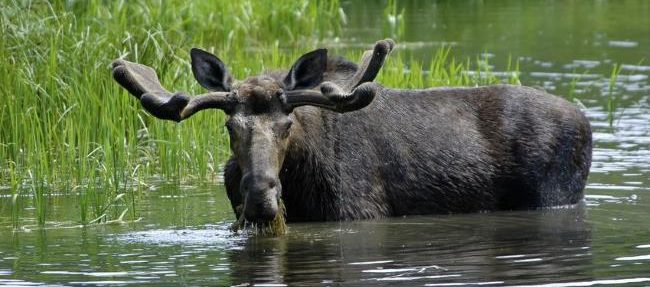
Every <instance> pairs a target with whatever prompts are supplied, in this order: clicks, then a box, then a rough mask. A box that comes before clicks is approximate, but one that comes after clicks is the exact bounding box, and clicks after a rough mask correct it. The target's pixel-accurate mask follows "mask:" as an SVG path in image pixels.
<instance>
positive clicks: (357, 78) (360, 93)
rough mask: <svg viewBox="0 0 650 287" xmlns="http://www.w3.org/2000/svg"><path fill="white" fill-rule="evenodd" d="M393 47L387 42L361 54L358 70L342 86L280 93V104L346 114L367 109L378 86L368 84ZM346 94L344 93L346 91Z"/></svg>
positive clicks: (323, 86)
mask: <svg viewBox="0 0 650 287" xmlns="http://www.w3.org/2000/svg"><path fill="white" fill-rule="evenodd" d="M394 47H395V42H394V41H393V40H391V39H385V40H380V41H377V43H375V48H374V49H373V50H368V51H366V52H364V53H363V56H362V57H361V63H360V64H359V68H358V69H357V71H356V72H355V73H354V75H353V76H352V78H351V79H350V80H348V81H347V82H346V83H344V84H343V86H342V87H341V86H339V85H337V84H335V83H332V82H323V83H322V84H321V85H320V92H319V91H315V90H295V91H287V92H285V93H284V95H283V98H282V101H283V102H284V104H285V105H286V106H287V107H288V108H290V109H293V108H296V107H299V106H305V105H311V106H317V107H321V108H326V109H329V110H333V111H336V112H339V113H344V112H350V111H354V110H358V109H361V108H363V107H365V106H367V105H369V104H370V103H371V102H372V100H373V99H374V98H375V95H376V94H377V92H378V91H379V90H380V89H381V86H380V85H379V84H377V83H373V82H372V81H373V80H374V79H375V77H377V74H378V73H379V70H380V69H381V67H382V66H383V65H384V61H385V60H386V57H387V56H388V54H389V53H390V52H391V51H392V50H393V48H394ZM350 90H351V92H349V93H346V92H345V91H350Z"/></svg>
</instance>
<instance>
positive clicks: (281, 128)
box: [112, 39, 592, 224]
mask: <svg viewBox="0 0 650 287" xmlns="http://www.w3.org/2000/svg"><path fill="white" fill-rule="evenodd" d="M394 45H395V44H394V42H393V41H392V40H390V39H387V40H381V41H378V42H377V43H376V45H375V46H374V49H372V50H368V51H366V52H365V53H364V54H363V55H362V57H361V61H360V63H359V65H357V64H355V63H353V62H350V61H348V60H346V59H344V58H342V57H334V56H328V54H327V50H326V49H318V50H314V51H311V52H309V53H306V54H304V55H303V56H301V57H300V58H299V59H298V60H297V61H296V62H295V63H294V64H293V65H292V67H291V68H290V69H289V71H288V72H286V71H271V72H265V73H262V74H261V75H259V76H254V77H250V78H247V79H245V80H243V81H234V80H233V78H232V76H231V75H230V74H229V73H228V69H227V68H226V66H225V64H224V63H223V62H222V61H221V60H220V59H219V58H218V57H217V56H215V55H212V54H210V53H208V52H206V51H203V50H200V49H197V48H194V49H192V50H191V52H190V55H191V65H192V72H193V74H194V77H195V78H196V80H197V81H198V83H199V84H200V85H201V86H203V87H204V88H206V89H208V90H209V91H210V92H208V93H206V94H202V95H198V96H194V97H189V96H187V95H186V94H185V93H182V92H177V93H171V92H169V91H167V90H166V89H165V88H163V87H162V85H161V84H160V82H159V80H158V77H157V75H156V73H155V71H154V70H153V69H152V68H150V67H148V66H144V65H141V64H137V63H132V62H128V61H125V60H122V59H118V60H115V61H114V62H113V65H112V67H113V77H114V78H115V80H116V81H117V82H118V83H119V84H120V85H121V86H123V87H124V88H126V90H128V91H129V92H130V93H131V94H132V95H133V96H135V97H136V98H137V99H138V100H139V101H140V103H141V105H142V106H143V107H144V109H146V110H147V111H148V112H149V113H150V114H152V115H153V116H155V117H157V118H160V119H164V120H171V121H176V122H179V121H182V120H186V119H187V118H189V117H190V116H192V115H193V114H194V113H196V112H198V111H201V110H203V109H220V110H222V111H223V112H225V113H226V114H227V116H228V119H227V121H226V123H225V127H226V128H227V129H228V134H229V136H230V149H231V151H232V157H231V158H230V159H229V160H228V162H227V163H226V165H225V168H224V178H225V186H226V191H227V195H228V198H229V199H230V201H231V204H232V207H233V211H234V212H235V214H236V216H237V217H238V218H241V216H244V218H245V219H246V221H248V222H254V223H259V224H264V223H267V222H270V221H271V220H272V219H274V218H275V217H276V215H277V214H278V213H279V212H282V211H281V208H279V202H280V201H282V202H283V203H284V206H285V208H286V220H287V221H288V222H296V221H332V220H354V219H373V218H381V217H388V216H404V215H423V214H446V213H465V212H478V211H493V210H520V209H537V208H545V207H552V206H558V205H571V204H575V203H577V202H579V201H580V200H581V199H582V197H583V189H584V187H585V183H586V179H587V176H588V174H589V168H590V165H591V152H592V139H591V128H590V125H589V122H588V120H587V119H586V117H585V115H584V114H583V113H582V112H581V111H580V110H579V109H578V108H576V107H575V106H574V105H573V104H571V103H569V102H568V101H566V100H564V99H562V98H560V97H557V96H554V95H551V94H548V93H546V92H545V91H541V90H538V89H534V88H529V87H524V86H513V85H493V86H484V87H472V88H431V89H422V90H406V89H392V88H386V87H383V86H381V85H380V84H379V83H377V82H374V79H375V77H376V76H377V74H378V73H379V71H380V69H381V67H382V66H383V64H384V61H385V59H386V57H387V55H388V54H389V53H390V52H391V51H392V50H393V49H394Z"/></svg>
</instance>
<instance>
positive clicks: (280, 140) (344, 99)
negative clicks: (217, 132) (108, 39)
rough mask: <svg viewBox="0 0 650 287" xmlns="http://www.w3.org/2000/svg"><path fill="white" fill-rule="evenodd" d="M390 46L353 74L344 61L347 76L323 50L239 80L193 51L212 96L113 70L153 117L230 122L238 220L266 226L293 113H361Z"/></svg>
mask: <svg viewBox="0 0 650 287" xmlns="http://www.w3.org/2000/svg"><path fill="white" fill-rule="evenodd" d="M393 46H394V43H393V42H392V40H382V41H378V42H377V43H376V45H375V47H374V50H369V51H366V52H365V53H364V55H363V56H362V59H361V63H360V65H359V66H358V67H356V65H354V64H351V63H349V62H347V63H348V64H351V65H352V67H353V69H352V70H350V69H339V68H337V67H340V65H336V63H333V62H336V61H334V60H333V58H328V55H327V50H325V49H318V50H314V51H312V52H309V53H306V54H304V55H302V56H301V57H300V58H299V59H298V60H297V61H296V62H295V63H294V64H293V66H292V67H291V69H290V70H289V72H269V73H264V74H261V75H259V76H254V77H249V78H247V79H245V80H243V81H235V80H233V77H232V76H231V75H230V73H229V72H228V69H227V68H226V65H225V64H224V63H223V62H222V61H221V60H220V59H219V58H217V57H216V56H214V55H212V54H210V53H208V52H206V51H203V50H201V49H196V48H194V49H192V50H191V52H190V55H191V59H192V72H193V73H194V77H195V78H196V80H197V81H198V82H199V84H200V85H201V86H203V87H204V88H206V89H208V90H209V91H210V92H208V93H206V94H202V95H198V96H194V97H190V96H188V95H187V94H185V93H182V92H176V93H171V92H169V91H167V90H166V89H165V88H163V87H162V85H161V84H160V82H159V80H158V77H157V75H156V73H155V71H154V70H153V69H152V68H150V67H148V66H144V65H141V64H137V63H132V62H128V61H125V60H122V59H118V60H115V61H114V62H113V64H112V67H113V77H114V78H115V80H116V81H117V82H118V83H119V84H120V85H122V86H123V87H124V88H126V89H127V90H128V91H129V93H131V94H132V95H133V96H135V97H136V98H137V99H138V100H139V101H140V103H141V104H142V106H143V107H144V108H145V110H147V111H148V112H149V113H151V114H152V115H153V116H155V117H157V118H160V119H164V120H172V121H176V122H180V121H182V120H186V119H187V118H189V117H190V116H192V115H193V114H194V113H196V112H199V111H201V110H204V109H220V110H222V111H223V112H225V113H226V114H227V115H228V120H227V121H226V128H227V129H228V134H229V135H230V148H231V151H232V154H233V158H234V159H235V160H236V162H237V164H238V165H239V168H240V169H241V172H242V177H241V182H240V184H239V187H240V194H241V195H242V202H243V215H244V216H245V219H246V220H248V221H252V222H259V223H265V222H268V221H270V220H273V219H274V218H275V217H276V215H277V213H278V210H279V208H278V202H279V199H280V195H281V192H282V185H281V182H280V179H279V173H280V169H281V167H282V164H283V161H284V158H285V153H286V151H287V147H288V146H289V145H290V143H291V142H292V141H293V140H295V138H296V137H298V136H300V135H301V134H303V133H304V132H305V131H304V129H303V127H302V126H301V124H300V122H299V120H297V119H296V117H295V115H294V113H293V111H294V109H295V108H298V107H301V106H315V107H319V108H322V109H326V110H330V111H333V112H337V113H345V112H351V111H355V110H358V109H361V108H363V107H365V106H367V105H368V104H370V103H371V102H372V100H373V98H374V97H375V95H376V94H377V93H378V91H379V90H380V86H379V85H377V84H376V83H373V82H372V80H374V78H375V77H376V76H377V73H378V72H379V70H380V68H381V67H382V65H383V63H384V59H385V58H386V56H387V55H388V53H390V51H391V50H392V49H393ZM339 61H341V59H340V58H339ZM342 61H344V60H342ZM348 67H349V66H348ZM354 68H356V70H354ZM330 79H331V81H328V80H330Z"/></svg>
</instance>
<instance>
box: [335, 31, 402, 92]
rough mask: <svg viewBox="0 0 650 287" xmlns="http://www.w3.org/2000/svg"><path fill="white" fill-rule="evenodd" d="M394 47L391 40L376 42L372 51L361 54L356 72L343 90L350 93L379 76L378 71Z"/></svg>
mask: <svg viewBox="0 0 650 287" xmlns="http://www.w3.org/2000/svg"><path fill="white" fill-rule="evenodd" d="M394 47H395V41H393V40H392V39H384V40H379V41H377V42H376V43H375V47H374V49H372V50H367V51H365V52H364V53H363V55H362V56H361V61H360V63H359V68H358V69H357V72H356V73H355V74H354V76H352V79H350V80H349V81H348V83H346V84H345V85H344V86H343V88H344V89H345V90H346V91H350V90H352V89H354V88H356V87H357V86H359V85H361V84H363V83H365V82H372V81H373V80H374V79H375V77H377V74H379V70H381V67H382V66H383V65H384V61H385V60H386V57H387V56H388V54H390V52H391V51H392V50H393V48H394Z"/></svg>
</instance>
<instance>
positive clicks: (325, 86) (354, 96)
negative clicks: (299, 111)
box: [281, 82, 381, 113]
mask: <svg viewBox="0 0 650 287" xmlns="http://www.w3.org/2000/svg"><path fill="white" fill-rule="evenodd" d="M380 89H381V86H379V84H377V83H373V82H366V83H363V84H361V85H359V86H358V87H356V88H355V89H354V90H352V92H350V93H346V92H345V91H344V90H343V88H341V87H339V86H338V85H337V84H334V83H332V82H323V83H322V84H321V86H320V92H319V91H314V90H296V91H287V92H285V93H284V94H283V97H282V98H281V100H282V101H283V103H284V104H285V105H286V106H287V107H289V108H291V109H293V108H296V107H299V106H305V105H309V106H317V107H321V108H326V109H329V110H332V111H335V112H339V113H345V112H351V111H355V110H358V109H361V108H363V107H365V106H367V105H369V104H370V103H371V102H372V100H373V99H374V98H375V95H376V94H377V92H378V91H379V90H380Z"/></svg>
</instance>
